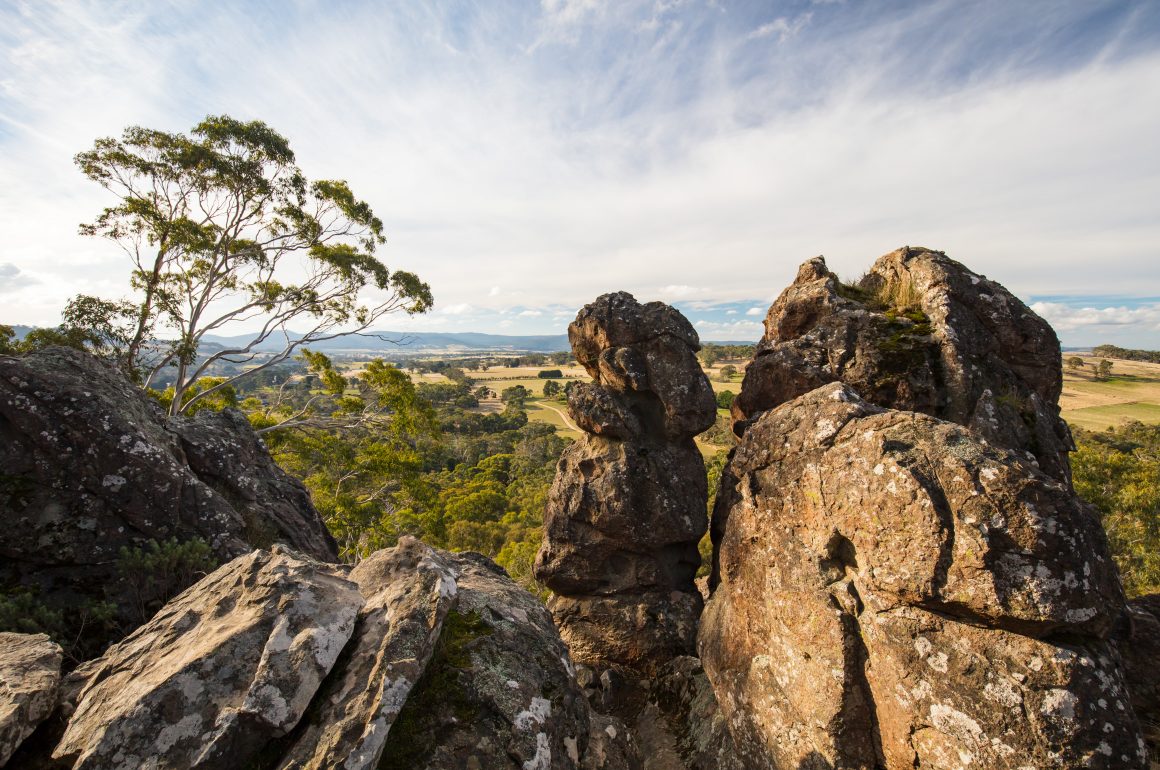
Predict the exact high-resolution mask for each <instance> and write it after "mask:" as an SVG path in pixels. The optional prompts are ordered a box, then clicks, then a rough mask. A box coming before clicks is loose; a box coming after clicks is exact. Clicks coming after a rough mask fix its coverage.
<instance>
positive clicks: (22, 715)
mask: <svg viewBox="0 0 1160 770" xmlns="http://www.w3.org/2000/svg"><path fill="white" fill-rule="evenodd" d="M61 659H62V652H61V649H60V646H59V645H57V644H54V643H53V642H52V640H51V639H49V638H48V637H47V636H45V635H44V634H10V633H0V767H4V766H5V764H6V763H7V762H8V759H9V758H10V757H11V756H12V754H13V752H14V751H16V748H17V747H18V746H19V745H20V744H21V742H22V741H23V740H24V739H25V738H27V737H28V736H29V735H31V734H32V731H33V730H35V729H36V727H37V725H39V724H40V723H41V722H42V721H43V720H44V718H45V717H47V716H48V715H49V714H50V713H52V710H53V709H54V708H56V699H57V690H58V688H59V687H60V664H61Z"/></svg>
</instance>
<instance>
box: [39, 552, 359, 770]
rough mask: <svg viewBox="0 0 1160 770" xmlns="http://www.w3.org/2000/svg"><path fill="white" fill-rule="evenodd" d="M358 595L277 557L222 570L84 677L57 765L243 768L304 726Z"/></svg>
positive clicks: (267, 555)
mask: <svg viewBox="0 0 1160 770" xmlns="http://www.w3.org/2000/svg"><path fill="white" fill-rule="evenodd" d="M362 606H363V598H362V596H361V594H360V593H359V591H358V586H356V585H355V584H354V583H352V582H350V581H348V580H346V579H344V578H343V577H341V576H339V575H338V574H337V573H336V572H335V571H334V570H333V569H332V568H330V567H328V566H326V565H323V564H320V563H318V562H315V561H313V560H311V559H309V558H307V557H304V556H301V555H299V554H295V553H293V552H291V551H289V549H285V548H282V547H280V546H279V547H275V549H274V550H273V551H272V552H267V551H254V552H252V553H250V554H247V555H245V556H241V557H238V558H237V559H235V560H234V561H232V562H230V563H228V564H226V565H224V566H222V567H220V568H219V569H218V570H217V571H215V572H214V573H212V574H211V575H209V576H207V577H205V578H204V579H202V580H201V581H200V582H198V583H197V584H195V585H194V586H193V587H191V588H189V589H188V590H187V591H185V593H183V594H181V595H180V596H178V597H177V598H175V599H173V600H172V601H171V602H169V604H167V605H166V606H165V607H164V608H163V609H162V610H161V612H159V613H158V614H157V615H156V616H155V617H154V618H153V619H152V620H151V621H149V622H148V623H147V624H145V625H144V626H142V627H141V628H139V629H138V630H137V631H135V632H134V633H133V634H132V635H130V636H129V637H128V638H126V639H125V640H124V641H122V642H120V643H119V644H117V645H115V646H114V647H112V648H111V649H110V650H109V651H108V652H107V653H106V654H105V655H104V656H103V657H102V658H101V659H100V660H99V661H97V662H96V664H95V665H93V666H91V667H90V668H89V679H88V681H87V683H86V684H85V686H84V688H83V689H82V690H81V692H80V694H79V697H78V699H77V706H76V711H75V712H74V713H73V715H72V717H71V718H70V720H69V723H68V727H67V729H66V730H65V733H64V737H63V738H62V739H61V741H60V743H59V744H58V745H57V747H56V749H55V751H54V752H53V756H54V757H55V758H57V759H63V760H66V761H69V762H72V763H73V764H72V767H73V768H74V770H85V769H86V768H93V770H97V769H100V770H104V769H105V768H111V767H116V768H120V769H121V770H135V769H136V768H173V769H174V770H182V769H184V768H194V767H196V768H200V769H203V770H213V769H214V768H220V769H221V770H228V769H230V768H238V767H245V766H246V764H247V762H249V761H250V760H251V759H252V758H253V757H254V755H255V754H256V753H257V752H258V751H259V750H261V749H262V748H263V747H264V746H266V744H267V743H268V742H269V741H270V740H271V739H273V738H277V737H280V736H284V735H285V734H286V733H288V732H289V731H290V730H291V729H292V728H293V727H294V726H295V725H296V724H298V721H299V720H300V719H301V717H302V715H303V713H304V712H305V710H306V708H307V706H308V705H309V704H310V701H311V699H312V698H313V696H314V694H315V691H316V690H317V689H318V687H319V685H320V683H321V682H322V679H323V677H325V676H326V675H327V673H328V672H329V671H330V670H331V667H332V666H333V665H334V663H335V661H336V660H337V659H338V656H339V653H340V652H341V651H342V649H343V647H344V646H345V645H346V643H347V641H348V640H349V639H350V636H351V633H352V632H353V630H354V625H355V618H356V616H357V614H358V611H359V609H360V608H361V607H362Z"/></svg>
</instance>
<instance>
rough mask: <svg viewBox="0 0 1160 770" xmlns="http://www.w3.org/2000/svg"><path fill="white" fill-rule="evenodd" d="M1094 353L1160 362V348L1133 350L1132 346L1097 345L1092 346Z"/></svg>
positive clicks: (1130, 359)
mask: <svg viewBox="0 0 1160 770" xmlns="http://www.w3.org/2000/svg"><path fill="white" fill-rule="evenodd" d="M1092 355H1093V356H1101V357H1103V358H1119V359H1121V360H1124V361H1144V362H1146V363H1153V364H1160V350H1132V349H1131V348H1121V347H1117V346H1115V345H1096V346H1095V347H1094V348H1092Z"/></svg>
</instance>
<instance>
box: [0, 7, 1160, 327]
mask: <svg viewBox="0 0 1160 770" xmlns="http://www.w3.org/2000/svg"><path fill="white" fill-rule="evenodd" d="M0 56H2V59H0V181H2V184H0V322H5V323H14V322H25V323H40V324H47V323H54V322H55V321H56V320H57V318H58V313H59V310H60V308H61V307H62V305H63V303H64V302H65V300H66V299H67V298H68V297H69V296H71V295H73V294H75V293H78V292H85V293H92V294H102V295H105V296H118V295H120V294H123V293H124V287H125V285H126V283H127V270H128V267H127V263H126V261H125V259H124V257H123V255H121V254H120V253H119V252H118V251H117V250H116V247H114V246H112V245H110V244H107V243H102V242H98V241H92V240H86V239H83V238H81V237H80V236H78V235H77V234H76V226H77V224H79V223H80V222H82V221H87V220H89V219H91V218H92V217H93V216H94V214H95V213H96V212H98V211H99V210H100V209H101V208H102V207H103V206H105V205H108V203H109V202H110V201H109V199H108V198H107V197H106V194H105V193H104V192H103V191H102V190H100V189H99V188H97V187H96V186H95V185H93V184H92V183H90V182H88V181H87V180H85V179H84V178H83V177H82V176H81V175H80V173H79V172H78V171H77V170H76V169H75V168H74V167H73V165H72V160H71V159H72V156H73V155H74V154H75V153H76V152H78V151H79V150H82V149H85V148H87V147H88V146H90V145H91V143H92V141H93V140H94V139H95V138H97V137H99V136H106V135H115V134H117V133H119V132H120V131H121V129H122V128H124V127H125V126H127V125H131V124H140V125H146V126H151V127H156V128H162V129H166V130H173V131H181V130H188V128H190V127H191V126H192V125H193V124H194V123H196V122H197V121H198V120H199V119H200V118H201V117H202V116H204V115H206V114H210V113H228V114H231V115H233V116H235V117H239V118H258V119H262V120H265V121H266V122H268V123H269V124H270V125H272V126H273V127H275V128H276V129H277V130H279V131H280V132H282V133H283V134H285V135H286V136H287V137H288V138H289V139H290V140H291V144H292V146H293V147H294V149H295V151H296V152H297V155H298V160H299V163H300V165H301V166H302V167H303V169H304V170H305V171H306V173H307V174H308V175H310V176H313V177H338V178H346V179H348V180H349V181H350V183H351V185H352V187H353V188H354V190H355V191H356V192H357V193H358V194H359V195H360V196H362V197H364V198H365V199H367V200H368V201H369V202H370V203H371V204H372V206H373V207H374V208H375V210H376V212H377V213H378V214H379V215H380V216H381V217H382V219H383V220H384V222H385V223H386V228H387V233H388V237H389V243H388V245H387V247H386V249H385V251H384V252H383V253H382V256H383V258H384V261H386V262H387V263H388V265H389V266H391V267H392V268H405V269H409V270H413V271H415V272H417V273H419V274H420V275H421V276H422V277H423V278H424V279H425V280H427V281H428V282H429V283H430V284H431V286H432V289H433V291H434V293H435V296H436V302H437V306H436V310H435V311H434V312H433V313H431V314H429V315H427V316H423V317H420V318H416V319H401V318H393V319H391V321H390V322H389V323H388V324H387V325H388V326H391V327H394V328H400V329H406V328H413V329H425V330H431V331H455V330H472V331H487V332H499V333H552V332H558V331H561V330H562V329H563V328H564V326H565V325H566V323H567V321H569V320H570V319H571V317H572V316H573V315H574V313H575V311H576V309H577V308H578V307H579V306H580V305H582V304H584V303H585V302H587V301H590V300H591V299H593V298H594V297H595V296H597V295H598V294H601V293H603V292H606V291H612V290H617V289H624V290H628V291H631V292H633V293H634V294H635V295H636V296H637V297H638V299H641V300H650V299H662V300H665V301H669V302H673V303H675V304H677V305H678V306H679V307H681V309H682V310H683V311H684V312H685V313H686V314H687V315H688V316H689V317H690V319H691V320H693V321H694V323H695V324H696V325H697V327H698V329H699V330H700V332H701V335H702V337H703V338H704V339H755V338H756V337H757V336H758V335H759V334H760V320H761V318H762V317H763V316H764V311H765V309H766V308H767V307H768V305H769V303H770V302H771V301H772V300H773V298H774V297H776V296H777V294H778V293H779V292H780V291H781V289H782V288H784V287H785V285H786V284H787V283H789V281H790V280H792V277H793V275H794V273H795V271H796V267H797V265H798V264H799V263H800V262H802V261H803V260H805V259H807V258H809V257H811V256H813V255H815V254H819V253H820V254H825V255H826V257H827V260H828V261H829V264H830V266H831V267H832V268H833V269H835V270H836V271H837V272H838V273H839V274H840V275H843V276H850V277H855V276H858V275H860V274H861V273H862V272H864V271H865V269H866V268H867V267H868V266H869V264H870V263H871V262H872V261H873V260H874V259H875V258H876V257H878V256H879V255H881V254H883V253H885V252H887V251H890V250H892V249H894V248H897V247H899V246H902V245H906V244H911V245H925V246H930V247H933V248H939V249H942V250H945V251H947V252H948V253H949V254H950V255H951V256H952V257H954V258H956V259H959V260H960V261H962V262H964V263H966V264H967V265H969V266H970V267H972V268H973V269H975V270H976V271H978V272H981V273H985V274H986V275H988V276H989V277H991V278H994V279H996V280H999V281H1000V282H1002V283H1004V284H1005V285H1006V286H1008V288H1010V289H1011V290H1012V291H1014V292H1015V293H1016V294H1018V295H1019V296H1020V297H1022V298H1023V299H1025V300H1026V301H1028V302H1029V303H1032V304H1033V307H1035V309H1036V310H1037V311H1038V312H1040V313H1041V314H1042V315H1044V316H1045V317H1047V318H1048V319H1049V320H1050V321H1051V322H1052V323H1053V324H1054V325H1055V326H1056V328H1057V329H1058V330H1059V332H1060V335H1061V337H1062V338H1063V341H1064V344H1068V345H1083V344H1094V343H1099V342H1105V341H1108V342H1115V343H1118V344H1124V345H1132V346H1139V347H1151V348H1160V270H1158V269H1157V267H1156V265H1157V264H1158V263H1160V259H1158V258H1160V140H1158V139H1157V137H1160V98H1157V95H1158V94H1160V3H1157V2H1152V1H1151V0H1140V1H1139V2H1130V1H1128V0H1121V1H1118V2H1111V1H1101V0H1076V1H1075V2H1064V1H1062V0H1055V1H1053V2H1035V1H1034V0H1020V2H1010V1H1009V0H1005V1H1003V2H970V1H969V0H946V1H945V2H939V1H938V0H934V1H932V2H922V3H914V2H911V3H908V2H888V1H884V0H879V1H876V2H856V1H855V0H846V2H841V1H834V0H830V1H828V2H818V1H817V0H815V1H814V2H808V1H806V0H801V1H799V2H750V3H728V2H693V1H691V0H690V1H688V2H675V1H674V2H663V1H655V0H649V1H648V2H634V1H633V0H617V1H616V2H613V1H612V0H543V1H542V2H539V3H536V2H518V3H517V2H510V3H504V2H479V3H426V4H420V3H372V2H335V1H334V0H329V1H327V2H322V1H321V0H320V1H318V2H313V1H311V0H281V1H279V2H269V3H262V2H231V3H225V2H218V3H208V2H193V0H172V1H171V2H164V1H161V0H154V1H153V2H149V3H140V2H116V1H115V0H94V1H93V2H59V3H57V2H48V1H47V0H35V1H34V2H20V1H19V0H17V1H16V2H13V1H12V0H5V1H4V2H0Z"/></svg>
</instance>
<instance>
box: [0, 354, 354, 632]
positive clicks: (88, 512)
mask: <svg viewBox="0 0 1160 770" xmlns="http://www.w3.org/2000/svg"><path fill="white" fill-rule="evenodd" d="M0 467H3V469H4V472H3V476H0V523H2V524H3V526H2V527H0V585H3V586H4V587H6V588H8V589H10V590H11V589H13V588H15V587H20V588H21V589H23V590H28V591H30V592H31V593H32V594H33V596H34V597H35V598H36V600H37V601H43V602H44V603H46V604H47V605H49V606H50V607H51V608H52V609H57V610H60V609H61V608H64V610H63V611H64V615H65V616H66V618H67V617H78V618H79V617H83V616H84V615H85V614H86V612H88V611H89V609H90V608H92V607H94V606H95V605H100V604H101V603H103V602H105V601H111V602H113V604H114V606H115V608H116V617H115V618H114V620H115V623H114V624H113V627H115V628H117V629H132V628H134V627H135V626H136V625H138V624H140V623H141V622H143V620H145V619H147V618H148V617H149V615H150V614H152V612H153V611H154V610H156V609H157V607H158V606H160V603H161V602H162V601H163V600H164V598H166V597H164V596H160V597H156V600H157V603H156V604H153V603H151V601H146V600H143V597H142V596H141V595H140V593H139V591H138V590H137V589H139V587H140V586H139V585H137V586H134V585H130V584H129V583H130V582H132V581H126V580H124V579H123V576H122V575H121V574H120V573H119V571H118V561H119V559H121V549H122V548H129V549H133V548H148V547H150V546H151V545H152V546H156V545H157V544H162V543H166V542H168V541H170V540H174V541H177V542H186V541H190V540H195V539H200V540H203V541H205V542H206V543H207V544H208V545H209V547H210V549H211V551H212V553H213V555H214V557H215V558H216V559H217V560H218V561H225V560H228V559H231V558H233V557H235V556H237V555H239V554H242V553H245V552H246V551H249V550H250V549H251V548H252V547H254V546H263V547H266V546H269V545H270V544H272V543H273V542H275V541H284V542H287V543H289V544H290V545H292V546H293V547H294V548H296V549H298V550H300V551H303V552H305V553H307V554H309V555H311V556H314V557H316V558H319V559H324V560H334V559H335V558H336V549H335V543H334V540H333V538H331V536H330V534H329V533H328V532H327V530H326V527H325V525H324V523H323V521H322V518H321V516H320V515H319V514H318V512H317V511H316V510H315V509H314V507H313V506H312V505H311V503H310V499H309V496H308V494H307V492H306V490H305V488H304V487H303V486H302V485H301V484H300V483H299V482H297V481H295V480H293V479H291V478H290V477H289V476H287V475H286V474H285V473H284V472H282V471H281V470H280V469H279V468H278V467H277V466H276V465H275V464H274V463H273V461H272V460H271V459H270V457H269V455H268V453H267V452H266V450H265V448H264V446H263V445H262V444H261V442H260V440H259V439H258V438H257V436H256V435H255V434H254V432H253V431H252V430H251V429H250V427H249V425H248V423H247V422H246V420H245V418H244V417H243V416H242V415H241V414H238V413H236V412H231V411H226V412H223V413H221V414H214V413H211V412H201V413H199V414H198V415H196V416H195V417H193V418H190V419H184V418H178V419H173V420H166V419H165V418H164V416H163V414H162V413H161V411H160V409H159V408H158V406H157V405H156V404H155V403H154V402H153V401H152V399H150V398H149V397H147V396H146V395H144V394H143V393H142V392H141V390H140V389H139V388H137V387H135V386H134V385H132V384H131V383H129V382H128V380H126V379H125V378H124V377H123V376H122V375H121V374H120V373H118V372H117V371H116V370H114V369H113V368H112V367H110V366H108V365H107V364H105V363H103V362H101V361H99V360H97V359H95V358H92V357H91V356H88V355H86V354H84V353H81V352H79V351H75V350H71V349H65V348H49V349H47V350H43V351H40V352H37V353H33V354H30V355H28V356H26V357H23V358H9V357H0ZM171 577H173V579H177V576H171ZM197 577H199V575H197V574H194V573H191V574H189V575H187V576H185V577H184V581H185V582H184V583H182V584H178V585H174V586H171V590H172V591H173V592H176V591H178V590H180V589H181V588H184V587H185V585H188V584H189V583H192V582H193V581H194V580H196V579H197ZM141 582H143V581H138V583H141ZM143 605H144V606H143ZM111 633H112V632H111V631H110V634H111ZM99 634H100V626H99V624H97V623H96V622H94V621H91V620H90V622H89V623H88V625H87V626H86V638H87V639H88V640H89V641H96V642H100V641H102V640H101V639H98V636H99ZM122 635H123V632H122V633H120V634H119V635H118V636H116V637H114V636H110V637H109V639H112V638H119V636H122ZM104 641H108V640H104ZM101 649H103V644H100V643H97V644H92V645H90V647H89V649H86V650H82V651H81V652H91V653H99V652H100V650H101Z"/></svg>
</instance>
